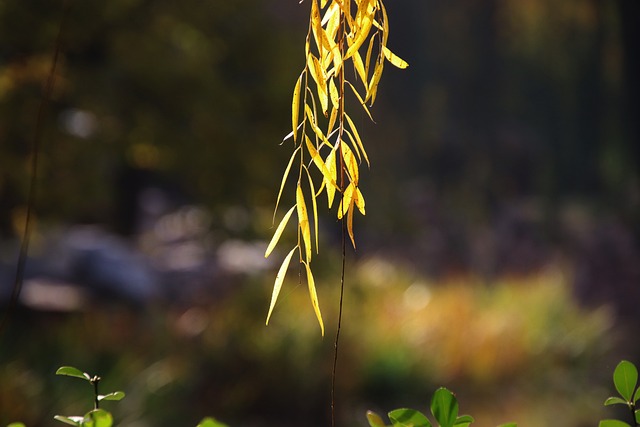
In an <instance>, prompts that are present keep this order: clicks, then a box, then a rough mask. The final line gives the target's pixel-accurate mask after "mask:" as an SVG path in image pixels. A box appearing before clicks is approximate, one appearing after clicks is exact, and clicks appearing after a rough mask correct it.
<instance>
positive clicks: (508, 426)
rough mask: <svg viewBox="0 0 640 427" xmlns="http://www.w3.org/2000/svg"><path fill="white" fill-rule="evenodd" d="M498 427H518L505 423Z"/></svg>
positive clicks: (514, 424)
mask: <svg viewBox="0 0 640 427" xmlns="http://www.w3.org/2000/svg"><path fill="white" fill-rule="evenodd" d="M498 427H518V424H516V423H505V424H500V425H499V426H498Z"/></svg>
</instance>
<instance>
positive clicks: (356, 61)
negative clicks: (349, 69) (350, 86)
mask: <svg viewBox="0 0 640 427" xmlns="http://www.w3.org/2000/svg"><path fill="white" fill-rule="evenodd" d="M353 67H354V68H355V70H356V72H357V73H358V74H357V75H358V76H360V80H362V83H364V85H365V89H366V86H367V81H368V79H367V73H366V71H365V70H364V63H363V62H362V56H360V52H358V51H355V52H354V53H353Z"/></svg>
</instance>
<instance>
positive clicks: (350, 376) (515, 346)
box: [0, 0, 640, 427]
mask: <svg viewBox="0 0 640 427" xmlns="http://www.w3.org/2000/svg"><path fill="white" fill-rule="evenodd" d="M69 3H70V4H69V9H68V16H67V17H66V21H65V22H66V24H65V27H64V29H63V34H62V38H61V46H60V47H61V50H62V52H61V58H60V64H59V68H58V72H57V74H56V84H55V90H54V92H53V96H52V100H51V104H50V106H49V110H48V114H47V122H46V124H45V127H44V131H45V132H44V140H43V146H42V151H41V153H40V154H41V163H40V170H39V174H40V178H39V180H38V200H37V204H36V206H35V209H36V213H37V215H36V228H35V231H34V235H33V236H32V238H33V241H32V245H31V247H32V249H31V254H30V258H29V260H28V263H27V270H26V277H25V283H24V288H23V292H22V295H21V299H20V303H19V309H18V311H17V312H16V314H15V315H14V317H13V318H12V321H11V324H10V325H9V327H8V328H7V329H6V330H5V331H2V337H0V339H1V341H0V362H1V363H0V425H5V424H7V423H8V422H10V421H16V420H21V421H23V422H25V423H26V424H27V425H33V426H35V425H52V424H54V422H53V420H52V417H53V415H55V414H69V413H75V412H77V413H78V414H79V413H81V412H83V411H84V410H85V409H88V407H89V406H90V404H91V401H90V399H89V397H88V396H89V394H88V393H89V391H87V390H84V388H83V387H82V384H74V381H72V380H69V379H67V378H55V377H54V375H53V373H54V372H55V370H56V368H57V367H58V366H62V365H74V366H77V367H79V368H81V369H84V370H86V371H88V372H91V373H96V374H100V375H101V376H102V377H103V378H104V384H103V386H104V387H105V391H111V390H112V389H114V390H115V389H122V390H124V391H125V392H127V397H126V398H125V400H123V401H122V402H120V403H118V404H114V405H111V406H109V409H112V410H113V413H114V416H115V417H116V420H118V421H119V424H118V425H122V426H137V427H140V426H159V427H162V426H176V425H180V426H182V425H185V426H187V425H195V424H196V422H197V421H198V420H200V419H201V418H202V417H204V416H205V415H213V416H215V417H217V418H220V419H221V420H224V421H225V422H228V423H229V424H231V425H235V426H275V425H278V426H294V425H296V426H298V425H306V426H316V425H317V426H319V425H327V420H328V414H329V410H328V399H329V385H330V369H331V362H332V357H333V356H332V347H333V343H332V340H331V339H330V336H328V337H325V338H324V339H321V337H320V333H319V330H318V327H317V324H316V323H315V319H314V315H313V312H312V308H311V305H310V303H309V298H308V295H307V291H306V285H305V284H304V283H302V285H300V284H299V283H298V279H297V272H294V271H291V272H290V273H289V276H290V277H289V279H287V281H286V282H285V286H284V288H283V293H282V295H281V297H280V298H281V301H280V302H279V305H278V306H277V307H276V311H275V313H274V316H273V318H272V321H271V324H270V326H269V327H266V328H265V327H264V318H265V315H266V310H267V308H268V302H269V297H270V293H271V286H272V283H273V277H274V275H275V269H276V268H277V265H278V263H279V260H280V259H281V258H282V256H283V255H284V254H274V255H272V256H271V257H270V258H269V259H267V260H265V259H264V257H263V253H264V249H265V247H266V243H267V241H268V239H269V238H270V233H271V232H272V231H273V230H272V228H271V227H272V225H271V222H272V214H273V206H274V203H275V199H276V195H277V190H278V186H279V184H280V180H281V176H282V175H281V174H282V171H283V170H284V168H285V166H286V162H287V159H288V158H289V156H290V152H291V151H290V150H291V146H290V144H289V143H288V142H287V143H285V144H283V145H282V146H280V145H278V144H279V143H280V142H281V140H282V137H283V136H284V135H285V134H286V133H287V132H288V130H289V126H290V117H289V114H290V112H291V107H290V102H291V94H292V91H293V85H294V82H295V79H296V78H297V75H298V74H299V72H300V69H301V67H303V65H304V37H305V34H306V30H307V29H306V26H307V16H308V11H309V4H310V3H309V1H304V2H302V3H301V4H298V2H297V1H290V0H269V1H263V0H235V1H232V2H225V1H218V0H208V1H204V0H203V1H200V0H199V1H192V0H189V1H183V2H174V1H169V0H154V1H145V0H112V1H110V2H107V3H100V4H95V3H91V2H79V1H70V2H69ZM386 6H387V9H388V12H389V18H390V25H391V28H390V39H389V47H390V48H391V49H392V50H393V51H394V52H395V53H397V54H398V55H399V56H401V57H402V58H403V59H405V60H407V61H408V62H409V64H410V67H409V68H408V69H406V70H403V71H400V70H396V69H393V67H387V68H386V70H385V74H384V76H383V78H382V82H381V85H380V90H379V92H378V100H377V101H376V105H375V106H374V107H373V108H372V113H373V115H374V118H375V119H376V122H377V123H375V124H374V123H371V122H370V121H369V120H368V118H367V116H366V115H365V114H364V113H361V112H360V111H359V110H358V108H359V107H357V106H353V109H352V110H353V113H351V116H352V117H353V118H354V120H356V122H357V124H358V128H359V130H360V132H361V134H362V136H363V139H364V141H365V144H366V145H367V151H368V153H369V157H370V159H371V163H372V165H371V168H370V170H369V171H363V173H362V176H361V181H362V182H361V187H362V191H363V193H364V196H365V198H366V199H367V216H366V217H363V218H358V219H357V221H356V222H357V223H356V225H355V227H356V239H357V242H358V251H357V253H355V254H352V253H349V254H348V258H347V277H346V283H347V293H346V297H345V319H344V328H345V329H344V333H343V340H342V344H341V346H342V349H341V356H340V364H339V369H338V381H337V383H338V390H337V398H338V406H337V410H338V415H339V420H340V423H339V424H340V425H362V426H364V425H366V420H365V417H364V412H365V410H366V409H375V410H378V411H379V412H384V411H387V410H390V409H392V408H393V407H395V406H399V405H402V406H414V407H416V408H419V409H424V408H425V407H426V405H427V402H428V399H429V397H430V394H431V393H432V392H433V390H434V389H435V388H436V387H438V386H440V385H444V386H447V387H448V388H450V389H452V390H454V391H455V392H456V393H457V394H458V398H459V401H460V404H461V407H462V411H463V412H465V413H471V414H472V415H474V416H475V417H476V420H477V424H478V425H479V426H492V425H496V424H499V423H501V422H506V421H517V422H519V424H520V425H523V426H531V427H538V426H540V427H542V426H549V425H563V426H570V427H581V426H586V425H594V424H595V423H596V422H597V420H598V419H599V418H598V417H604V416H605V415H606V416H607V417H611V412H606V411H605V409H604V408H602V402H603V401H604V399H605V398H606V397H607V396H608V395H609V394H610V393H611V388H612V387H611V384H610V372H611V371H612V369H613V367H615V364H616V363H617V361H618V360H619V359H620V358H626V359H629V360H633V361H635V362H638V357H640V347H639V346H638V343H637V339H635V336H636V333H635V332H636V331H637V330H638V327H640V316H639V315H638V310H637V305H638V301H640V245H639V242H640V220H639V218H640V177H639V173H638V159H640V153H639V152H638V147H639V142H640V141H638V139H639V138H640V128H639V126H640V125H639V123H640V120H638V117H640V111H639V110H640V108H639V102H640V101H639V100H640V88H639V86H638V82H637V77H636V76H638V75H640V62H639V58H638V52H640V46H638V44H640V34H638V32H639V31H640V6H639V5H638V2H637V1H634V0H618V1H611V2H601V1H597V0H568V1H564V2H561V3H558V2H554V1H552V0H520V1H518V2H513V1H511V2H509V1H500V0H491V1H484V2H474V1H470V0H455V1H447V2H443V1H440V0H421V1H405V2H394V1H387V4H386ZM61 16H62V2H61V1H54V2H45V1H37V0H25V1H21V2H8V1H1V0H0V303H1V304H2V307H3V310H4V309H6V304H7V302H8V299H9V295H10V293H11V286H12V283H13V275H14V270H15V264H16V258H17V252H18V244H17V242H18V240H19V238H20V230H21V227H22V224H23V221H24V215H25V210H26V206H25V203H26V200H27V189H28V179H29V176H28V169H29V164H30V160H31V155H32V153H31V152H30V145H31V141H32V140H33V137H34V133H35V129H34V127H35V122H36V116H37V110H38V106H39V103H40V97H41V92H42V87H43V84H44V82H45V80H46V78H47V73H48V71H49V68H50V61H51V57H52V52H53V49H54V40H55V37H56V34H57V31H58V25H59V22H60V19H61ZM287 194H288V193H286V194H285V198H286V197H288V196H287ZM280 214H281V213H280ZM333 217H334V216H333V214H332V213H328V212H327V213H324V212H321V218H320V221H321V227H322V230H321V236H320V238H321V242H322V245H324V249H323V251H321V253H320V254H319V256H318V257H316V261H314V263H316V266H315V271H316V272H317V273H316V274H317V276H318V277H317V279H316V280H317V285H318V290H319V298H320V305H321V307H322V310H323V313H324V317H325V320H326V321H327V330H328V331H331V330H333V329H335V322H336V316H337V303H338V298H339V296H338V286H339V277H340V271H339V267H340V259H339V255H340V253H339V252H340V250H339V248H340V244H339V241H340V226H339V224H336V223H335V221H334V220H333V219H332V218H333ZM283 238H284V239H290V240H291V241H293V240H294V239H295V236H292V235H287V234H285V236H284V237H283ZM322 245H321V246H322Z"/></svg>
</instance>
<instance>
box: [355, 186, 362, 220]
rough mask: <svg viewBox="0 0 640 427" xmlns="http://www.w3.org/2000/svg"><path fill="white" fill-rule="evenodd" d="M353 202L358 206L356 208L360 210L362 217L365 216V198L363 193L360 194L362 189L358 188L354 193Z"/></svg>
mask: <svg viewBox="0 0 640 427" xmlns="http://www.w3.org/2000/svg"><path fill="white" fill-rule="evenodd" d="M353 201H354V203H355V204H356V207H357V208H358V210H359V211H360V213H361V214H362V215H365V209H364V196H363V195H362V193H361V192H360V189H359V188H358V187H356V190H355V192H354V195H353Z"/></svg>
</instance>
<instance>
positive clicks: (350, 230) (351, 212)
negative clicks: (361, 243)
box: [347, 198, 356, 249]
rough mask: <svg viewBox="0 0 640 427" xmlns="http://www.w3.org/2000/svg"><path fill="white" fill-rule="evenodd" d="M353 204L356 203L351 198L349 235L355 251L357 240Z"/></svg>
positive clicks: (348, 214) (348, 219)
mask: <svg viewBox="0 0 640 427" xmlns="http://www.w3.org/2000/svg"><path fill="white" fill-rule="evenodd" d="M353 203H354V198H351V205H350V206H349V212H348V213H347V233H349V238H350V239H351V244H352V245H353V249H355V248H356V239H355V236H354V234H353Z"/></svg>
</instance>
